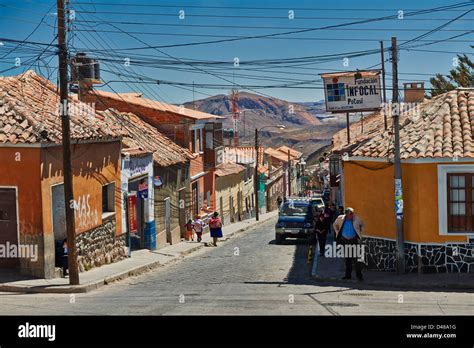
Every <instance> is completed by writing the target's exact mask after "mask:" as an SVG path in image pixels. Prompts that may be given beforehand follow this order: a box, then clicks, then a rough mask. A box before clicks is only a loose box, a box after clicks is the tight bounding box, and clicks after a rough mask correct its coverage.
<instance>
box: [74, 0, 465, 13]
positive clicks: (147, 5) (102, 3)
mask: <svg viewBox="0 0 474 348" xmlns="http://www.w3.org/2000/svg"><path fill="white" fill-rule="evenodd" d="M74 3H75V4H77V5H94V6H120V7H122V6H123V7H160V8H167V7H168V8H169V7H171V8H199V9H201V8H207V9H234V10H286V11H288V10H304V11H338V12H339V11H364V12H365V11H386V12H393V11H399V10H400V8H340V7H339V8H322V7H317V8H315V7H294V6H288V7H271V6H268V7H254V6H207V5H188V4H174V5H164V4H140V3H136V2H133V4H127V3H123V2H122V3H110V2H95V1H94V2H84V1H78V2H74ZM403 10H405V11H420V10H423V9H421V8H404V9H403ZM446 11H453V12H455V11H462V10H453V9H451V10H446Z"/></svg>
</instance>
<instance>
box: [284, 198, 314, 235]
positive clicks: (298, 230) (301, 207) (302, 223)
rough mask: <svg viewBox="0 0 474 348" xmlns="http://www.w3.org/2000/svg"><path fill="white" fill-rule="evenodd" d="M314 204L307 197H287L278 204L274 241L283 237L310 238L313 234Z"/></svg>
mask: <svg viewBox="0 0 474 348" xmlns="http://www.w3.org/2000/svg"><path fill="white" fill-rule="evenodd" d="M316 209H317V208H316V206H314V204H313V203H312V201H311V200H308V199H301V198H300V199H297V198H295V199H289V200H288V201H287V202H285V203H283V204H282V205H281V206H280V210H279V213H278V222H277V224H276V226H275V242H276V244H281V242H283V241H284V240H285V238H287V237H289V238H307V239H309V238H311V237H312V236H313V234H314V222H315V221H314V220H315V215H316Z"/></svg>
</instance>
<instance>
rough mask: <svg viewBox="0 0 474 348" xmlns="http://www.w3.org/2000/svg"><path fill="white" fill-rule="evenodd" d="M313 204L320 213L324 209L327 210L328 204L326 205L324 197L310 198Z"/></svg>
mask: <svg viewBox="0 0 474 348" xmlns="http://www.w3.org/2000/svg"><path fill="white" fill-rule="evenodd" d="M310 200H311V202H312V203H313V206H314V207H315V208H316V209H317V210H318V211H324V208H326V204H325V203H324V199H323V197H322V196H320V195H318V196H313V197H311V198H310Z"/></svg>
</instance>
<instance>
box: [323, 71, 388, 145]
mask: <svg viewBox="0 0 474 348" xmlns="http://www.w3.org/2000/svg"><path fill="white" fill-rule="evenodd" d="M380 73H381V71H380V70H366V71H362V70H360V71H359V70H357V71H347V72H336V73H327V74H321V77H322V79H323V82H324V97H325V102H326V111H327V112H332V113H345V114H346V122H347V125H346V127H347V144H350V143H351V135H350V120H349V113H351V112H364V111H375V110H380V108H381V107H382V105H381V104H382V97H381V87H380Z"/></svg>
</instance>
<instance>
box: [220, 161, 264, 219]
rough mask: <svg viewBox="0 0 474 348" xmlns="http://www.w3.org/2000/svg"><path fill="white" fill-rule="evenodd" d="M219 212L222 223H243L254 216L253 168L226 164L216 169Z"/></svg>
mask: <svg viewBox="0 0 474 348" xmlns="http://www.w3.org/2000/svg"><path fill="white" fill-rule="evenodd" d="M215 175H216V201H217V211H218V212H219V214H220V215H221V219H222V222H223V223H224V224H228V223H231V222H236V221H242V220H244V219H248V218H250V217H251V216H252V215H253V210H254V207H255V204H254V202H255V200H254V196H253V192H254V191H253V168H252V167H251V166H244V165H241V164H237V163H232V162H226V163H222V164H219V165H218V166H217V167H216V172H215Z"/></svg>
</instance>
